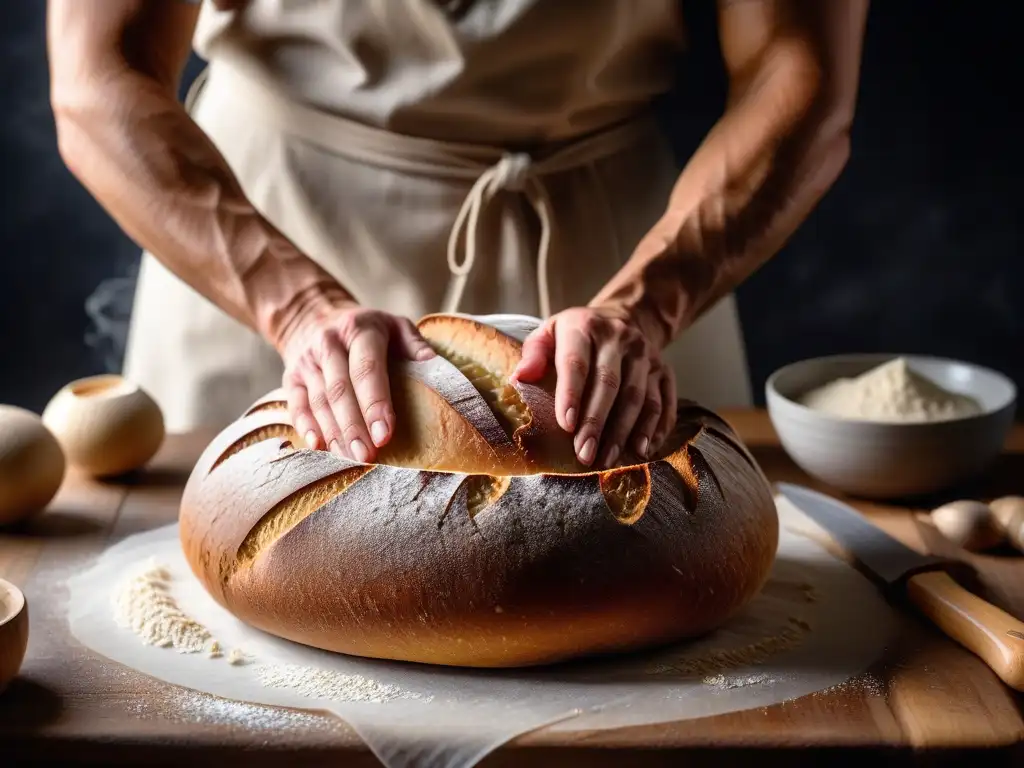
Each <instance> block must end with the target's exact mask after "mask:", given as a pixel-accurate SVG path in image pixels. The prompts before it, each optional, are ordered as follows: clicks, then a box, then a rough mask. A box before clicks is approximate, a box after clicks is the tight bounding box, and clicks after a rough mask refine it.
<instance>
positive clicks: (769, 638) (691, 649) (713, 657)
mask: <svg viewBox="0 0 1024 768" xmlns="http://www.w3.org/2000/svg"><path fill="white" fill-rule="evenodd" d="M777 568H779V569H783V568H785V569H787V570H793V573H792V574H778V573H777V574H776V575H775V576H773V577H771V578H769V580H768V583H767V584H765V586H764V587H763V588H762V590H761V593H760V594H759V595H758V596H757V597H755V598H754V600H753V601H752V602H751V604H750V605H749V606H747V608H746V609H745V611H744V612H743V613H742V614H740V615H739V616H736V617H734V618H733V619H731V620H730V621H729V622H728V623H726V624H725V625H724V626H723V627H721V628H719V629H718V630H716V631H715V632H713V633H712V634H711V635H710V636H709V637H707V638H705V639H702V640H698V641H696V642H693V643H687V644H684V645H682V646H680V647H679V648H677V649H670V650H668V651H665V652H662V653H659V654H656V655H655V657H654V658H653V659H652V663H651V664H650V665H649V666H648V668H647V670H646V671H647V674H652V675H663V676H664V675H668V676H685V677H690V676H698V675H699V676H701V677H702V678H703V682H704V683H705V684H708V685H711V684H717V685H718V687H723V686H724V687H736V686H731V681H733V680H735V679H736V678H726V677H723V674H724V673H726V672H728V671H729V670H733V669H738V668H742V667H750V666H753V665H757V664H762V663H764V662H766V661H768V660H769V659H770V658H772V657H773V656H776V655H778V654H780V653H783V652H785V651H790V650H793V649H795V648H796V647H797V646H799V645H800V644H801V643H802V642H803V640H804V638H805V637H806V636H807V633H808V632H810V631H811V624H810V615H809V609H810V605H811V604H813V603H816V602H817V601H818V597H819V595H818V591H817V590H816V589H815V587H814V585H813V584H810V583H809V582H807V581H805V580H803V579H802V578H799V576H798V574H797V572H796V571H795V570H794V569H793V567H792V566H789V565H783V564H778V565H777ZM790 575H791V576H793V577H794V578H788V577H787V576H790ZM719 679H721V681H724V682H719ZM709 680H710V681H715V682H714V683H709ZM757 682H759V683H763V682H767V678H765V679H758V680H757ZM726 683H728V685H727V684H726ZM747 684H750V683H747Z"/></svg>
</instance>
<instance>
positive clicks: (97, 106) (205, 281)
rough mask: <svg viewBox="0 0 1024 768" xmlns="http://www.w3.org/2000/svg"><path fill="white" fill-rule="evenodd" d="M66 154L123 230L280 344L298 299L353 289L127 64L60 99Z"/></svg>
mask: <svg viewBox="0 0 1024 768" xmlns="http://www.w3.org/2000/svg"><path fill="white" fill-rule="evenodd" d="M54 113H55V116H56V121H57V129H58V136H59V144H60V149H61V154H62V156H63V157H64V158H65V161H66V162H67V164H68V166H69V167H70V168H71V170H72V171H73V172H74V174H75V175H76V177H77V178H78V179H79V180H80V181H81V182H82V184H83V185H84V186H85V187H86V188H87V189H89V191H90V192H91V193H92V194H93V195H94V196H95V197H96V199H97V200H98V201H99V202H100V204H101V205H103V206H104V207H105V208H106V210H107V211H108V212H109V213H110V215H111V216H112V217H113V218H114V219H115V220H116V221H117V222H118V224H119V225H120V226H121V227H122V228H123V229H124V231H125V232H126V233H127V234H128V235H129V236H130V237H132V238H133V239H134V240H135V241H136V242H137V243H139V244H140V245H141V246H143V247H145V248H146V249H147V250H149V251H150V252H151V253H153V254H154V256H156V258H158V259H159V260H160V261H161V262H162V263H163V264H165V265H166V266H167V267H168V268H169V269H170V270H171V271H172V272H174V273H175V274H177V275H178V276H179V277H181V278H182V279H183V280H184V281H185V282H187V283H188V284H189V285H191V286H192V287H194V288H195V289H196V290H197V291H198V292H199V293H201V294H203V295H204V296H206V297H207V298H208V299H210V300H211V301H212V302H214V303H215V304H217V305H218V306H219V307H221V308H222V309H223V310H224V311H226V312H227V313H229V314H230V315H232V316H233V317H235V318H236V319H238V320H239V321H241V322H243V323H245V324H246V325H248V326H250V327H252V328H254V329H255V330H257V331H258V332H260V333H262V334H263V335H264V336H266V337H267V338H268V339H269V340H270V341H271V342H272V343H277V341H278V340H279V339H280V338H281V336H282V335H283V334H284V333H285V332H286V331H287V329H288V327H289V325H290V324H291V323H293V322H294V321H295V320H296V316H297V313H298V312H299V310H300V308H304V309H308V308H309V307H315V306H316V304H317V302H321V303H325V304H326V303H330V302H332V301H335V300H345V299H349V298H351V297H350V296H348V294H347V293H346V292H345V291H344V290H343V289H342V288H341V286H339V285H338V284H337V283H336V282H335V281H334V280H333V279H332V278H331V277H330V275H329V274H328V273H326V272H325V271H324V270H323V269H321V268H320V267H319V266H318V265H317V264H316V263H315V262H313V261H312V260H311V259H309V258H308V257H307V256H305V255H304V254H302V253H301V252H300V251H299V250H298V249H297V248H296V247H295V246H294V245H293V244H292V243H290V242H289V241H288V240H287V238H285V237H284V236H283V235H282V234H281V233H280V232H278V231H277V230H276V229H275V228H274V227H273V226H272V225H270V224H269V223H268V222H267V221H266V220H265V219H264V218H263V217H262V216H261V215H260V214H259V212H258V211H256V209H255V208H254V207H253V205H252V204H251V203H250V202H249V201H248V200H247V199H246V196H245V194H244V193H243V191H242V189H241V186H240V185H239V183H238V181H237V179H236V178H235V177H234V175H233V173H232V171H231V169H230V167H229V166H228V164H227V162H226V160H225V159H224V158H223V156H222V155H221V154H220V153H219V151H218V150H217V149H216V147H215V146H214V145H213V143H212V142H211V141H210V139H209V138H208V137H207V136H206V135H205V133H203V131H202V130H201V129H200V128H199V126H197V125H196V124H195V123H194V122H193V121H192V119H191V118H190V117H189V115H188V114H187V113H186V112H185V110H184V109H183V108H182V107H181V106H180V105H179V104H178V103H177V101H176V100H175V99H174V98H173V96H172V95H171V93H169V92H168V91H167V89H166V88H165V87H163V86H162V85H161V84H160V83H159V82H158V81H157V80H154V79H152V78H150V77H148V76H146V75H144V74H140V73H138V72H135V71H133V70H131V69H129V68H124V69H120V70H118V71H115V72H112V73H110V74H109V75H108V76H105V77H103V78H102V79H93V81H92V82H90V83H89V85H88V87H86V88H69V89H65V90H64V91H62V92H61V91H58V92H57V93H56V94H55V98H54Z"/></svg>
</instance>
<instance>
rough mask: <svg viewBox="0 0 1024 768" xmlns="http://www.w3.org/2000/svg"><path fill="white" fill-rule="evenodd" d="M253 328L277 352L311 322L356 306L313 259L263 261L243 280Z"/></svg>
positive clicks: (281, 350)
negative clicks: (254, 322)
mask: <svg viewBox="0 0 1024 768" xmlns="http://www.w3.org/2000/svg"><path fill="white" fill-rule="evenodd" d="M243 284H244V288H245V292H246V293H247V294H248V295H249V296H250V302H251V304H252V306H253V314H254V317H255V321H256V329H257V330H258V331H259V333H260V334H261V335H262V336H263V337H264V338H265V339H266V340H267V341H268V342H269V343H270V344H271V345H272V346H273V347H274V348H275V349H277V351H278V352H283V351H284V348H285V347H286V346H287V344H288V342H289V339H291V338H292V337H293V336H295V334H296V331H298V329H300V328H301V327H303V326H305V325H307V324H308V323H309V322H310V321H312V320H315V319H317V318H319V317H323V316H325V315H327V314H330V313H332V312H336V311H337V310H338V309H341V308H345V307H354V306H357V302H356V301H355V299H354V298H353V297H352V294H350V293H349V292H348V291H346V290H345V288H344V287H343V286H342V285H341V284H340V283H339V282H338V281H337V280H335V279H334V278H333V277H332V276H331V275H330V273H328V272H327V271H326V270H324V269H323V268H322V267H320V265H319V264H317V263H316V262H314V261H313V260H312V259H310V258H308V257H306V256H304V255H302V254H300V253H298V252H297V251H296V252H295V253H294V254H293V255H288V256H284V257H281V256H280V255H279V256H278V257H277V258H273V259H264V260H261V262H260V263H258V264H257V265H255V266H254V268H253V269H251V270H249V271H248V272H247V273H246V274H245V276H244V277H243Z"/></svg>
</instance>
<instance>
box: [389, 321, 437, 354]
mask: <svg viewBox="0 0 1024 768" xmlns="http://www.w3.org/2000/svg"><path fill="white" fill-rule="evenodd" d="M394 330H395V341H397V342H398V346H399V348H400V349H401V351H402V353H403V354H405V355H406V356H407V357H408V358H409V359H410V360H429V359H430V358H432V357H434V356H435V355H437V353H436V352H435V351H434V348H433V347H431V346H430V344H429V343H428V342H427V340H426V339H424V338H423V336H422V335H421V334H420V332H419V329H418V328H416V326H415V325H414V324H413V322H412V320H410V319H409V318H407V317H397V318H395V325H394Z"/></svg>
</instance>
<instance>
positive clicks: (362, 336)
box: [280, 304, 435, 462]
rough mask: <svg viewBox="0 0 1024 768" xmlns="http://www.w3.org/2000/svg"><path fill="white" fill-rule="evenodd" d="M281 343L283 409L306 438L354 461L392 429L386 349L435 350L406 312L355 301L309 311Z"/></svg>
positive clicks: (372, 451)
mask: <svg viewBox="0 0 1024 768" xmlns="http://www.w3.org/2000/svg"><path fill="white" fill-rule="evenodd" d="M280 349H281V350H282V353H281V356H282V358H283V359H284V364H285V372H284V379H283V386H284V389H285V391H286V393H287V395H288V410H289V411H290V413H291V417H292V424H294V425H295V428H296V430H297V431H298V433H299V434H300V435H302V437H303V439H304V440H305V441H306V445H307V446H308V447H310V448H319V449H323V448H327V449H328V450H330V451H332V452H333V453H335V454H337V455H339V456H344V457H346V458H349V459H353V460H355V461H359V462H372V461H373V460H374V458H375V456H376V455H377V449H378V448H380V447H381V446H383V445H386V444H387V442H388V441H389V440H390V439H391V436H392V435H393V434H394V429H395V410H394V407H393V405H392V400H391V385H390V381H389V380H388V353H389V351H392V352H394V353H397V354H399V355H403V354H404V355H405V356H406V357H408V358H410V359H412V360H427V359H429V358H431V357H433V356H434V355H435V352H434V350H433V349H432V348H431V347H430V345H429V344H427V342H426V340H425V339H424V338H423V337H422V336H421V335H420V334H419V331H417V330H416V326H415V325H413V323H412V321H411V320H409V319H407V318H404V317H397V316H395V315H391V314H388V313H387V312H380V311H377V310H373V309H366V308H363V307H360V306H358V305H355V304H347V305H343V306H339V307H332V308H330V309H322V310H318V311H317V312H316V313H310V316H307V317H306V318H303V319H302V320H300V321H299V322H298V323H296V325H295V327H294V330H292V331H291V332H290V333H289V335H288V338H286V339H284V340H283V343H282V344H281V345H280Z"/></svg>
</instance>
